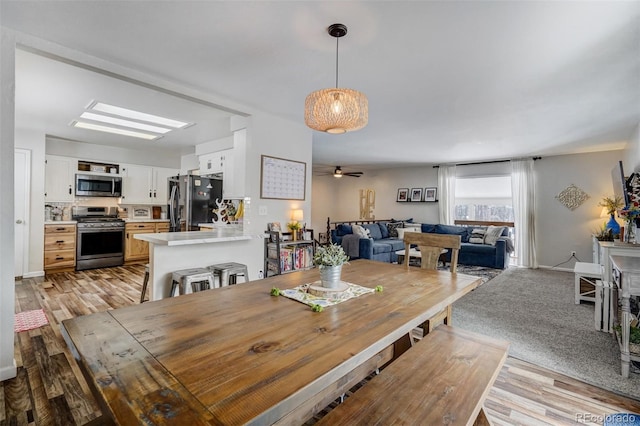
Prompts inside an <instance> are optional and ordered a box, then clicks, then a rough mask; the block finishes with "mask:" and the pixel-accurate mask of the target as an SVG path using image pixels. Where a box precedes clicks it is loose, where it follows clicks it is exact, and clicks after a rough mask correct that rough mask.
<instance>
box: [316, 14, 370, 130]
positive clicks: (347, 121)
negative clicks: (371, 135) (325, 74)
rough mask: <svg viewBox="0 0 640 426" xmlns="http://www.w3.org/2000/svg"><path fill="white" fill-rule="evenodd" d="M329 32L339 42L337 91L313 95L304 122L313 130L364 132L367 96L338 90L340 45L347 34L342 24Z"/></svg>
mask: <svg viewBox="0 0 640 426" xmlns="http://www.w3.org/2000/svg"><path fill="white" fill-rule="evenodd" d="M327 32H328V33H329V35H330V36H331V37H335V38H336V87H335V88H332V89H321V90H316V91H315V92H312V93H310V94H309V96H307V99H306V100H305V102H304V122H305V124H306V125H307V126H309V127H311V128H312V129H314V130H318V131H320V132H327V133H336V134H337V133H345V132H351V131H353V130H359V129H362V128H363V127H364V126H366V125H367V122H368V121H369V104H368V101H367V97H366V96H365V94H364V93H361V92H358V91H357V90H353V89H340V88H338V42H339V40H340V37H343V36H345V35H346V34H347V27H346V26H345V25H343V24H333V25H331V26H330V27H329V28H328V29H327Z"/></svg>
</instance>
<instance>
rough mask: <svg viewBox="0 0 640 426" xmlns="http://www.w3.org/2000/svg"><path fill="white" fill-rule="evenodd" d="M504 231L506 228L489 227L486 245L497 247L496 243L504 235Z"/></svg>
mask: <svg viewBox="0 0 640 426" xmlns="http://www.w3.org/2000/svg"><path fill="white" fill-rule="evenodd" d="M502 231H504V226H493V225H489V226H488V227H487V231H486V232H485V234H484V243H485V244H490V245H492V246H495V245H496V241H498V238H500V236H501V235H502Z"/></svg>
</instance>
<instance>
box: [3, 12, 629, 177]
mask: <svg viewBox="0 0 640 426" xmlns="http://www.w3.org/2000/svg"><path fill="white" fill-rule="evenodd" d="M0 16H1V23H2V25H3V26H6V27H9V28H12V29H15V30H17V31H20V32H22V33H25V34H28V35H33V36H36V37H38V38H41V39H45V40H49V41H53V42H55V43H57V44H60V45H62V46H66V47H69V48H71V49H74V50H77V51H79V52H83V53H85V54H90V55H93V56H95V57H97V58H100V59H103V60H106V61H109V62H111V63H114V64H117V65H120V66H125V67H128V68H132V69H136V70H140V71H142V72H145V73H147V74H152V75H156V76H158V77H161V78H163V79H166V80H168V81H172V82H175V83H178V84H181V85H184V86H187V87H190V88H195V89H197V90H199V91H201V92H202V93H207V94H213V95H215V96H220V97H223V98H226V99H228V100H229V101H230V102H233V103H234V104H241V105H246V106H247V107H248V108H256V109H259V110H263V111H267V112H270V113H272V114H276V115H279V116H283V117H286V118H289V119H291V120H295V121H298V122H303V105H304V98H305V96H306V95H307V94H308V93H309V92H311V91H313V90H317V89H319V88H324V87H331V86H332V85H333V84H334V78H335V75H334V72H335V41H334V39H333V38H331V37H330V36H329V35H327V33H326V27H327V26H328V25H330V24H332V23H335V22H341V23H343V24H345V25H347V26H348V28H349V34H348V35H347V36H346V37H344V38H342V39H341V40H340V84H341V86H344V87H349V88H354V89H357V90H360V91H363V92H364V93H366V94H367V96H368V98H369V125H368V126H367V127H366V128H364V129H363V130H360V131H357V132H353V133H347V134H344V135H329V134H323V133H318V132H314V135H313V162H314V164H342V165H344V164H349V165H354V166H355V165H358V166H366V165H369V166H382V165H385V166H397V165H412V164H424V163H447V162H468V161H481V160H488V159H504V158H513V157H521V156H531V155H543V156H545V155H555V154H565V153H575V152H586V151H598V150H608V149H620V148H623V147H624V145H625V142H626V141H628V140H629V138H630V136H631V134H632V132H633V129H634V128H635V127H636V126H637V125H638V124H639V123H640V2H639V1H616V2H613V1H602V2H580V1H567V2H565V1H548V2H543V1H536V2H534V1H527V2H525V1H492V2H489V1H469V2H462V1H459V2H454V1H446V2H445V1H443V2H432V1H429V2H427V1H424V2H423V1H407V2H405V1H389V2H380V1H347V2H334V1H299V2H292V1H274V2H267V1H198V2H191V1H162V2H115V1H101V2H84V1H55V2H54V1H29V2H25V1H7V0H0ZM20 56H21V57H19V58H18V62H17V63H18V67H19V68H18V77H17V84H18V83H20V82H21V81H25V80H24V79H25V78H29V79H32V80H28V81H34V82H37V83H38V84H41V85H42V86H35V87H39V88H40V90H38V91H35V90H33V91H32V90H29V94H30V96H25V97H24V98H23V97H22V93H23V92H21V91H19V92H18V93H17V108H18V109H19V111H18V113H20V114H25V115H27V114H29V115H33V116H34V120H43V119H46V127H47V132H48V133H52V134H56V135H57V136H61V137H70V138H72V139H80V140H87V141H90V142H94V143H95V142H96V141H95V140H93V139H92V140H89V138H90V135H89V134H88V133H86V132H88V131H85V132H84V133H86V134H82V135H80V134H76V135H73V136H69V135H68V134H67V133H66V132H68V131H69V130H70V128H69V127H68V123H69V121H70V120H71V119H72V118H73V117H69V115H70V114H71V115H74V116H75V115H77V114H79V112H81V109H82V108H83V107H84V106H85V105H86V104H87V103H88V101H90V100H91V99H95V98H102V99H100V100H103V101H105V102H112V103H115V104H119V105H122V106H127V107H129V108H134V109H135V108H138V106H139V107H140V108H141V109H142V108H145V109H148V108H149V107H151V108H156V109H157V113H160V114H162V113H164V111H167V112H166V114H167V115H169V116H172V117H175V118H178V119H186V120H189V121H194V120H195V121H197V122H198V125H197V126H194V128H192V129H188V130H186V131H184V132H185V133H184V134H183V135H181V136H178V134H176V136H175V137H167V138H163V139H165V140H162V139H161V140H159V141H157V142H152V143H151V144H153V143H156V144H158V143H162V144H166V145H167V146H170V145H171V144H178V145H181V144H182V145H185V144H186V145H193V144H195V143H199V142H203V140H200V138H204V139H205V140H206V139H207V138H216V137H220V134H219V133H216V132H221V131H222V132H224V129H223V130H220V128H219V126H216V125H215V124H216V123H218V124H220V123H221V122H222V121H224V120H228V117H229V116H230V113H229V112H224V111H215V110H214V109H213V108H211V107H210V106H205V105H201V104H195V105H190V104H191V103H190V102H187V101H186V100H184V99H179V98H175V97H173V96H168V95H165V94H158V93H149V92H148V89H141V88H140V87H135V86H134V85H132V84H130V83H126V82H120V81H117V82H116V80H113V81H110V80H111V79H110V78H107V77H106V76H104V75H97V74H94V75H91V76H89V75H87V74H91V73H86V72H85V71H83V72H82V73H81V72H80V71H79V70H78V69H74V67H71V66H69V65H66V64H61V63H54V64H49V65H42V64H41V63H40V62H39V61H42V58H38V57H34V56H33V55H30V56H28V57H27V58H26V59H25V58H22V56H26V54H24V55H23V54H21V55H20ZM23 61H24V62H23ZM28 64H31V66H29V67H26V68H28V70H23V69H22V66H23V65H25V66H26V65H28ZM36 65H37V66H36ZM50 67H51V68H50ZM65 69H66V70H65ZM52 70H55V73H54V72H52ZM23 72H24V73H25V74H29V76H28V77H27V76H26V75H25V76H23V75H22V73H23ZM81 74H83V75H81ZM53 75H55V78H56V79H55V83H53V86H52V82H51V81H52V80H50V79H52V78H54V77H53ZM79 82H82V83H83V84H82V85H79V84H78V83H79ZM18 89H20V88H19V87H18ZM87 98H89V99H87ZM50 102H52V103H50ZM149 112H154V111H153V110H151V111H149ZM43 117H46V118H43ZM190 117H194V118H190ZM200 126H201V127H200ZM204 127H208V128H207V129H204ZM49 128H50V129H51V130H48V129H49ZM89 133H91V132H89ZM103 140H104V141H105V142H107V143H110V144H120V143H126V144H129V146H130V145H131V144H132V143H134V142H135V141H133V140H131V138H127V139H126V141H125V142H122V141H123V139H122V138H116V137H113V138H103ZM143 143H144V144H150V143H149V142H143ZM183 149H184V146H183Z"/></svg>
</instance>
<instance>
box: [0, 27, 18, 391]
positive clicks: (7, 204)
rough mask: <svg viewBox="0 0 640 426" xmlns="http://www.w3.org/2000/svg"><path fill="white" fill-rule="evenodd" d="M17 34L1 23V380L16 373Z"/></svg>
mask: <svg viewBox="0 0 640 426" xmlns="http://www.w3.org/2000/svg"><path fill="white" fill-rule="evenodd" d="M14 111H15V37H14V35H13V33H11V32H9V31H8V30H7V29H5V28H2V27H0V380H6V379H9V378H11V377H15V375H16V363H15V360H14V358H13V343H14V333H13V322H14V320H13V314H14V307H15V281H14V279H13V270H14V263H13V259H14V253H13V251H14V241H13V240H14V232H13V226H14V225H13V218H14V208H13V202H14V200H13V188H14V185H13V179H14V176H13V151H14V144H13V139H14V123H15V119H14Z"/></svg>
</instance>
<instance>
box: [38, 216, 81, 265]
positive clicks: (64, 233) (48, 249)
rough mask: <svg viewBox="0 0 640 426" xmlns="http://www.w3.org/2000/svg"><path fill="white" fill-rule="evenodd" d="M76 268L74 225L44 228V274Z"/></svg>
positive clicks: (46, 226)
mask: <svg viewBox="0 0 640 426" xmlns="http://www.w3.org/2000/svg"><path fill="white" fill-rule="evenodd" d="M75 267H76V225H69V224H65V225H45V226H44V271H45V273H51V272H60V271H63V270H72V269H74V268H75Z"/></svg>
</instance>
